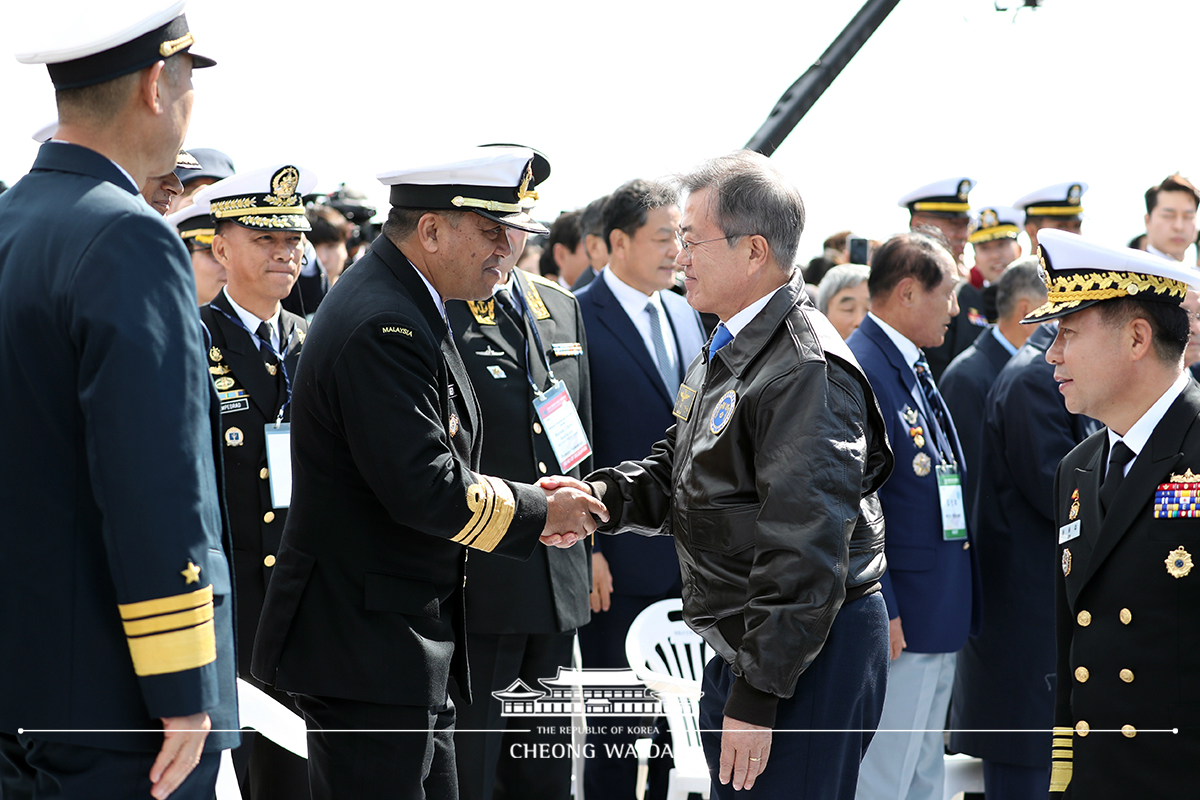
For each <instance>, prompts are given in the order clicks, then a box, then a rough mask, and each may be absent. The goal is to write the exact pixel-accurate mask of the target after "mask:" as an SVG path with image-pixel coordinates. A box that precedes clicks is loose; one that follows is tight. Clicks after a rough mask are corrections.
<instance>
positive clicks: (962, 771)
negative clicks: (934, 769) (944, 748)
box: [942, 753, 983, 800]
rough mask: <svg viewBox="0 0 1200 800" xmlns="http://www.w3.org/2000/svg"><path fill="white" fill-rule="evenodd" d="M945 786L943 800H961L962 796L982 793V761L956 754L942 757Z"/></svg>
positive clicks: (963, 754)
mask: <svg viewBox="0 0 1200 800" xmlns="http://www.w3.org/2000/svg"><path fill="white" fill-rule="evenodd" d="M943 758H944V763H945V765H946V784H945V790H944V792H943V794H942V796H943V797H944V798H945V800H963V795H964V794H972V793H976V792H978V793H980V794H982V793H983V761H982V760H981V759H978V758H974V757H972V756H969V755H966V754H965V753H956V754H955V755H950V756H944V757H943Z"/></svg>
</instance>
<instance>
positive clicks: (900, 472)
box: [846, 233, 979, 800]
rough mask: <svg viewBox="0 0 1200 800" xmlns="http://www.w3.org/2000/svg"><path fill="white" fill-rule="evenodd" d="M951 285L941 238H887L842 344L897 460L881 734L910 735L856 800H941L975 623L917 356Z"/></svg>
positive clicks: (952, 305) (951, 496) (937, 411)
mask: <svg viewBox="0 0 1200 800" xmlns="http://www.w3.org/2000/svg"><path fill="white" fill-rule="evenodd" d="M956 283H957V275H956V272H955V266H954V258H953V256H951V254H950V252H949V251H948V250H946V248H945V247H943V246H942V245H941V244H940V243H939V242H938V241H937V240H935V239H934V238H932V237H930V236H928V235H925V234H922V233H904V234H898V235H896V236H893V237H892V238H891V239H889V240H888V241H887V242H885V243H884V245H883V246H882V247H880V248H879V250H878V251H877V252H876V253H875V256H874V258H873V259H872V263H871V277H870V278H869V279H868V281H867V286H868V289H869V290H870V293H871V309H872V310H871V313H870V314H869V315H868V316H867V318H866V319H865V320H863V323H862V325H861V326H859V329H858V330H857V331H855V332H854V334H853V335H851V337H850V338H849V339H848V340H847V342H846V343H847V344H848V345H849V346H850V349H851V351H853V353H854V355H855V356H856V357H857V358H858V361H859V363H860V364H861V365H862V368H863V370H864V371H865V372H866V373H867V377H868V378H869V379H870V381H871V386H872V388H873V389H874V390H875V394H876V397H878V399H879V405H880V408H881V409H882V410H883V417H884V420H885V422H886V423H887V431H888V441H889V442H891V444H892V447H893V449H894V450H895V454H896V469H895V471H894V472H893V473H892V477H891V478H890V479H889V480H888V482H887V483H886V484H885V485H884V486H883V488H882V489H880V490H879V499H880V502H881V503H882V505H883V513H884V517H885V518H886V519H887V540H886V545H885V548H886V549H885V553H886V555H887V561H888V571H887V572H886V573H885V574H884V576H883V580H882V583H883V594H884V599H885V600H886V601H887V606H888V616H889V617H890V628H889V630H890V638H891V657H892V662H891V667H890V670H889V673H888V691H887V698H886V699H885V701H884V707H883V718H882V719H881V720H880V722H879V730H880V731H888V730H892V731H912V733H879V734H877V735H876V736H875V739H874V740H873V741H872V742H871V746H870V747H869V748H868V749H867V754H866V756H865V758H864V759H863V764H862V769H861V771H860V773H859V781H858V792H859V793H858V796H859V797H861V798H868V799H873V798H885V797H886V798H891V799H893V800H894V799H895V798H911V799H912V800H925V799H928V800H934V799H935V798H940V797H941V796H942V784H943V779H944V773H943V769H942V752H943V748H942V734H941V732H940V731H941V728H942V726H943V723H944V722H945V719H946V709H947V706H948V704H949V702H950V688H951V686H952V684H953V681H954V665H955V654H956V653H957V651H958V649H959V648H960V647H962V645H963V643H964V642H965V641H966V639H967V634H968V632H969V631H970V630H971V629H972V627H973V626H974V625H975V624H976V619H977V618H978V612H979V609H978V603H977V601H976V599H975V597H976V595H977V589H976V585H977V582H976V577H975V568H974V564H973V559H972V553H971V551H970V546H971V545H970V540H969V538H968V532H967V524H966V519H965V513H964V508H963V504H962V496H961V485H960V482H961V478H962V472H963V452H962V447H961V445H960V444H959V440H958V434H957V432H956V430H955V427H954V421H953V420H952V419H951V417H950V413H949V411H948V410H947V408H946V405H945V401H944V400H943V399H942V397H941V394H940V393H939V392H938V389H937V386H936V385H935V384H934V381H933V377H932V375H931V374H930V372H929V365H928V362H926V360H925V356H924V353H923V352H922V348H926V347H934V346H936V345H938V344H940V343H941V342H942V341H943V339H944V338H945V333H946V328H947V326H948V324H949V322H950V318H951V317H952V316H953V315H954V314H957V313H958V304H957V300H956V298H955V294H954V287H955V284H956ZM921 731H932V732H930V733H923V732H921Z"/></svg>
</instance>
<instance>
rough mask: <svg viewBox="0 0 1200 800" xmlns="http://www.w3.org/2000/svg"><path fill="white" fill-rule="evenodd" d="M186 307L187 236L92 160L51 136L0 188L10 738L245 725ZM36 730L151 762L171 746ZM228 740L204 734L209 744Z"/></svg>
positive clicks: (208, 428) (221, 532) (0, 623)
mask: <svg viewBox="0 0 1200 800" xmlns="http://www.w3.org/2000/svg"><path fill="white" fill-rule="evenodd" d="M195 301H196V287H195V281H194V278H193V275H192V267H191V260H190V259H189V257H188V254H187V250H186V248H184V246H183V243H182V241H181V240H180V238H179V235H178V233H176V231H175V230H174V229H173V228H171V227H170V226H168V225H167V224H166V223H164V222H163V220H162V218H161V217H159V216H158V214H156V213H154V211H153V210H152V209H151V208H150V207H149V206H148V205H147V204H146V203H145V201H143V200H142V198H141V197H139V196H138V194H137V190H136V188H135V187H133V186H132V185H131V184H130V183H129V181H128V179H127V178H126V177H124V175H122V174H121V172H120V170H119V169H118V168H117V167H116V166H115V165H114V164H113V163H112V162H111V161H109V160H108V159H106V158H104V157H103V156H101V155H99V154H97V153H95V152H93V151H91V150H88V149H86V148H83V147H79V146H77V145H70V144H63V143H55V142H51V143H47V144H45V145H43V146H42V148H41V150H40V151H39V153H38V157H37V161H36V162H35V163H34V165H33V171H32V172H30V174H29V175H27V176H26V177H24V178H22V179H21V181H20V182H18V183H17V184H16V185H15V186H14V187H13V188H12V189H10V190H8V191H7V192H5V193H4V194H3V196H0V379H2V381H3V386H4V387H5V391H4V393H3V395H2V396H0V409H2V410H3V413H4V418H5V419H7V420H8V421H9V422H10V424H9V426H8V428H7V430H6V432H5V453H6V455H7V457H6V458H3V459H0V552H3V557H0V608H4V609H5V612H4V613H3V614H0V641H2V642H3V643H4V645H3V647H0V728H2V729H4V730H6V731H8V732H9V733H10V734H11V733H15V731H16V730H17V728H18V727H25V728H43V729H86V728H109V729H111V728H118V729H134V730H138V729H148V728H149V729H153V728H155V727H156V726H157V725H158V718H160V717H174V716H184V715H189V714H195V713H198V712H200V711H207V712H208V713H209V715H210V716H211V718H212V726H213V728H214V729H230V728H232V729H234V730H236V729H237V727H238V725H237V709H236V694H235V692H236V687H235V683H234V677H235V675H234V633H233V595H232V587H231V582H230V578H229V541H228V532H227V529H225V527H224V522H223V510H222V507H221V502H220V494H219V491H220V487H219V473H218V471H217V470H218V467H217V459H216V458H215V453H214V433H215V432H214V430H213V423H215V421H216V420H215V418H214V417H213V416H212V415H213V414H215V408H214V407H213V403H215V399H216V398H215V397H214V396H213V390H212V383H211V382H210V381H209V378H208V372H207V371H206V370H205V364H204V355H203V337H202V334H201V327H200V322H199V319H198V318H197V314H196V302H195ZM189 563H190V564H192V565H194V566H196V567H199V569H200V572H199V575H198V577H197V576H196V575H195V574H194V572H193V571H192V570H188V569H185V568H187V567H188V565H189ZM185 571H186V572H188V573H191V575H190V577H191V582H189V580H188V576H185V574H184V573H185ZM209 593H211V595H210V594H209ZM176 612H181V613H183V615H184V616H187V617H188V619H187V620H183V619H181V618H180V617H179V616H172V614H173V613H176ZM123 623H128V628H126V627H124V626H123ZM131 655H132V656H133V658H132V659H131ZM172 656H174V657H172ZM138 672H141V673H143V674H142V675H141V676H140V677H139V675H138V674H137V673H138ZM38 735H39V736H42V737H45V738H47V739H57V740H61V741H72V742H78V743H85V744H91V745H94V746H97V747H102V748H108V749H120V750H142V751H148V752H152V751H157V750H158V749H159V748H160V747H161V746H162V741H163V740H162V735H161V734H139V733H128V732H125V733H111V734H104V735H102V736H94V735H89V734H84V733H44V734H38ZM238 739H239V736H238V734H237V733H236V732H235V733H215V732H214V733H212V734H210V735H209V737H208V738H207V740H206V741H205V748H206V749H207V750H217V749H221V748H225V747H230V746H232V745H235V744H236V743H237V742H238Z"/></svg>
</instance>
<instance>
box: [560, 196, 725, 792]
mask: <svg viewBox="0 0 1200 800" xmlns="http://www.w3.org/2000/svg"><path fill="white" fill-rule="evenodd" d="M679 217H680V214H679V208H678V206H677V205H676V203H675V194H674V192H673V191H672V190H671V189H669V188H667V187H665V186H661V185H659V184H655V183H651V182H649V181H644V180H634V181H630V182H628V183H626V184H624V185H623V186H621V187H620V188H618V189H617V190H616V191H615V192H613V193H612V195H610V196H609V199H608V201H607V202H606V203H605V205H604V213H603V219H604V236H605V240H606V241H607V242H608V247H609V250H610V253H609V265H608V267H607V268H606V269H605V270H604V271H603V272H601V273H600V275H599V277H598V278H596V279H595V280H594V281H592V282H591V283H589V284H588V285H587V287H586V288H584V289H582V290H580V291H579V293H578V294H577V295H576V297H577V298H578V299H579V309H580V311H581V312H582V313H583V322H584V326H585V327H586V329H587V338H588V361H589V366H590V369H591V383H592V431H593V439H592V440H593V448H594V449H593V457H594V459H595V461H594V463H595V465H596V466H597V467H611V466H616V465H617V464H620V463H621V462H622V461H627V460H631V459H635V458H641V457H642V456H644V455H645V454H646V453H648V452H650V447H651V446H652V445H653V444H654V443H655V442H657V441H658V440H659V439H661V438H662V437H663V433H664V432H665V431H666V430H667V428H669V427H670V426H671V424H672V423H673V422H674V419H673V417H672V416H671V409H672V408H674V405H675V393H676V391H677V390H678V389H679V384H680V382H681V381H682V380H683V374H684V372H685V371H686V369H687V367H688V365H689V364H690V363H691V362H692V359H693V358H695V357H696V356H697V355H698V354H699V353H700V349H701V348H702V347H703V346H704V340H705V336H704V330H703V328H702V327H701V325H700V317H699V315H697V314H696V312H695V311H694V310H693V309H692V307H691V306H689V305H688V303H687V301H686V300H684V299H683V298H682V297H680V296H679V295H677V294H675V293H674V292H671V291H664V290H669V289H670V288H671V286H673V285H674V282H675V269H676V267H675V256H676V255H677V254H678V253H679V245H678V243H677V242H676V235H677V233H678V231H679ZM600 539H601V537H596V539H595V550H594V551H593V553H592V583H593V591H592V596H591V599H592V612H593V614H592V621H591V622H590V623H588V624H587V625H586V626H584V627H583V628H580V631H579V639H580V647H581V649H582V653H583V663H584V666H585V667H589V668H624V667H627V666H628V664H627V662H626V660H625V634H626V633H627V632H628V630H629V625H630V623H632V622H633V619H634V617H636V616H637V615H638V614H639V613H640V612H641V611H642V610H643V609H644V608H646V607H647V606H649V605H651V604H652V603H655V602H658V601H659V600H664V599H666V598H669V597H679V596H680V592H681V585H680V578H679V560H678V559H677V558H676V556H675V544H674V542H672V541H671V539H670V537H665V536H664V537H658V536H656V537H643V536H605V537H603V541H601V540H600ZM630 741H632V737H630ZM636 768H637V765H636V763H635V762H633V761H632V760H631V759H621V760H617V761H614V760H612V759H604V758H600V757H598V758H594V759H589V760H588V764H587V769H588V790H589V793H590V794H593V795H600V796H601V797H616V796H618V795H617V794H616V793H617V792H620V793H622V794H623V795H625V796H628V797H633V782H634V778H635V775H636ZM602 775H603V776H605V777H600V776H602Z"/></svg>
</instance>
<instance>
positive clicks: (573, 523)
mask: <svg viewBox="0 0 1200 800" xmlns="http://www.w3.org/2000/svg"><path fill="white" fill-rule="evenodd" d="M543 480H544V479H543ZM568 481H570V483H568ZM551 482H554V483H555V484H556V485H557V487H558V488H555V489H549V488H547V486H545V485H542V484H541V482H539V486H541V488H542V491H543V492H545V493H546V501H547V511H546V527H545V528H544V529H543V530H542V536H541V541H542V544H545V545H551V546H554V547H570V546H571V545H573V544H575V542H577V541H579V540H580V539H582V538H583V537H585V536H587V535H588V534H589V533H591V532H592V531H594V530H596V521H595V520H594V519H593V518H592V515H593V514H595V515H596V516H597V517H599V518H600V519H602V520H604V521H605V522H607V521H608V509H606V508H605V507H604V504H603V503H601V502H600V501H599V500H597V499H596V498H594V497H592V495H591V493H590V492H588V491H586V485H585V484H581V483H580V482H579V481H575V480H573V479H571V478H562V477H555V478H553V479H552V481H547V483H551ZM576 486H584V487H585V488H584V489H579V488H575V487H576Z"/></svg>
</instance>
